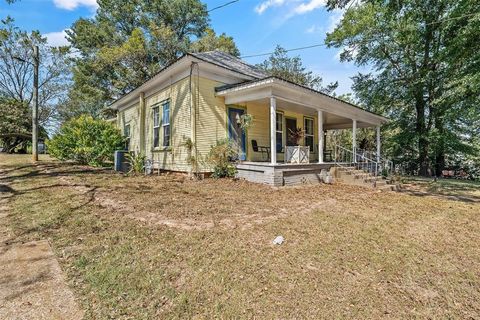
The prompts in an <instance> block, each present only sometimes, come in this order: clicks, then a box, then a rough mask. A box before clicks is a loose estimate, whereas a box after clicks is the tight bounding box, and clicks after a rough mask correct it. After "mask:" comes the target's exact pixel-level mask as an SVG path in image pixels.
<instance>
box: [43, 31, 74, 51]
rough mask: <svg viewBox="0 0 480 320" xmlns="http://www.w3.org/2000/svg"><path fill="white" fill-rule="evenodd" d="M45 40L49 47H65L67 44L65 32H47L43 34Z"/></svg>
mask: <svg viewBox="0 0 480 320" xmlns="http://www.w3.org/2000/svg"><path fill="white" fill-rule="evenodd" d="M44 36H45V37H46V38H47V42H48V45H49V46H52V47H59V46H67V45H69V42H68V41H67V38H66V37H67V33H66V32H65V30H62V31H58V32H49V33H46V34H44Z"/></svg>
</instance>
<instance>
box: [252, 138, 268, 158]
mask: <svg viewBox="0 0 480 320" xmlns="http://www.w3.org/2000/svg"><path fill="white" fill-rule="evenodd" d="M252 149H253V151H254V152H261V153H262V159H263V155H264V154H266V155H267V158H266V159H265V160H266V161H268V159H269V158H270V147H265V146H259V145H258V143H257V140H252Z"/></svg>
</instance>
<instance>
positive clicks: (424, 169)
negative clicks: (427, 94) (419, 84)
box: [415, 91, 430, 177]
mask: <svg viewBox="0 0 480 320" xmlns="http://www.w3.org/2000/svg"><path fill="white" fill-rule="evenodd" d="M415 108H416V111H417V124H416V129H417V134H418V165H419V171H418V174H419V175H420V176H424V177H426V176H429V171H430V168H429V161H428V148H429V143H428V136H427V130H426V126H425V101H424V100H423V96H422V92H421V91H417V94H416V98H415Z"/></svg>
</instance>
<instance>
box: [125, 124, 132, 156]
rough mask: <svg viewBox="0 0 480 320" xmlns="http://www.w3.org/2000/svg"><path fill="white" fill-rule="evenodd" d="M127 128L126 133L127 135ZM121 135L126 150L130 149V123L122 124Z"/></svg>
mask: <svg viewBox="0 0 480 320" xmlns="http://www.w3.org/2000/svg"><path fill="white" fill-rule="evenodd" d="M127 128H128V135H127ZM123 136H124V138H125V148H126V149H127V151H129V150H130V140H131V137H132V126H131V125H130V123H125V124H124V125H123Z"/></svg>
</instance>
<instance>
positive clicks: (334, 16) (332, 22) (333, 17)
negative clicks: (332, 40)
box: [327, 10, 344, 32]
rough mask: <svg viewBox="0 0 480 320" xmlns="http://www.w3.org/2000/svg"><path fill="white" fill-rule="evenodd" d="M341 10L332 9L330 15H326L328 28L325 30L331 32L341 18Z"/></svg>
mask: <svg viewBox="0 0 480 320" xmlns="http://www.w3.org/2000/svg"><path fill="white" fill-rule="evenodd" d="M343 13H344V11H343V10H334V11H333V12H332V13H331V14H330V16H329V17H328V28H327V32H333V30H335V28H336V27H337V25H338V24H339V23H340V21H342V19H343Z"/></svg>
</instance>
